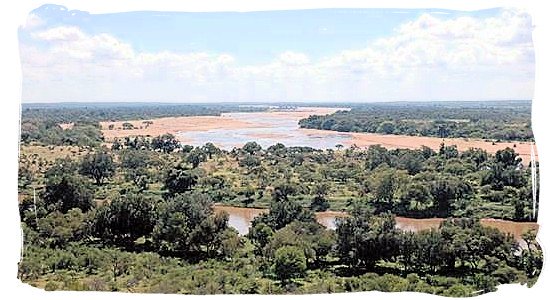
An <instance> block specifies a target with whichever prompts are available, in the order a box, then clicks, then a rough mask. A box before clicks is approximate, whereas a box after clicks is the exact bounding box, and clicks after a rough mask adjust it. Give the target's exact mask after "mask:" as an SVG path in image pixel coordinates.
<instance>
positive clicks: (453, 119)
mask: <svg viewBox="0 0 550 300" xmlns="http://www.w3.org/2000/svg"><path fill="white" fill-rule="evenodd" d="M300 126H301V127H304V128H314V129H324V130H334V131H342V132H369V133H382V134H400V135H411V136H434V137H441V138H446V137H449V138H480V139H490V140H503V141H504V140H506V141H531V140H533V132H532V130H531V102H530V101H507V102H504V101H503V102H473V103H462V102H461V103H457V102H450V103H446V102H443V103H437V104H436V103H389V104H388V103H385V104H363V105H355V106H353V107H352V109H351V110H350V111H345V110H341V111H338V112H336V113H334V114H330V115H325V116H319V115H314V116H310V117H308V118H306V119H302V120H300Z"/></svg>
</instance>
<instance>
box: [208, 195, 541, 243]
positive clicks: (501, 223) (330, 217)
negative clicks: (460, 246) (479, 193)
mask: <svg viewBox="0 0 550 300" xmlns="http://www.w3.org/2000/svg"><path fill="white" fill-rule="evenodd" d="M214 211H215V212H226V213H227V214H228V215H229V226H231V227H233V228H235V229H236V230H237V231H238V232H239V234H241V235H245V234H247V233H248V229H249V228H250V226H251V224H252V220H254V218H256V217H257V216H259V215H260V214H261V213H264V212H267V211H268V209H265V208H247V207H237V206H227V205H221V204H216V205H214ZM346 215H347V213H346V212H343V211H324V212H317V213H315V219H316V220H317V222H319V224H321V225H323V226H325V227H327V228H329V229H335V228H336V224H335V221H336V218H338V217H345V216H346ZM444 220H445V219H443V218H426V219H415V218H408V217H395V222H396V227H397V228H399V229H401V230H404V231H412V232H418V231H421V230H427V229H431V228H437V227H439V225H440V224H441V222H443V221H444ZM480 222H481V224H482V225H484V226H488V227H493V228H496V229H498V230H500V231H502V232H505V233H510V234H512V235H513V236H514V238H515V239H516V240H518V241H521V240H522V238H521V235H522V234H523V233H525V232H527V231H528V230H531V229H533V230H538V227H539V225H538V224H537V223H535V222H514V221H507V220H500V219H493V218H486V219H481V220H480Z"/></svg>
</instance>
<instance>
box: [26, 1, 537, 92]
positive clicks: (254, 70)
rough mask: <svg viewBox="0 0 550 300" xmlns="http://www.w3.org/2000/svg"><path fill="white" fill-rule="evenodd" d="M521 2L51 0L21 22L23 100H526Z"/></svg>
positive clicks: (529, 49) (529, 70)
mask: <svg viewBox="0 0 550 300" xmlns="http://www.w3.org/2000/svg"><path fill="white" fill-rule="evenodd" d="M531 30H532V28H531V20H530V17H529V16H528V15H526V14H525V13H523V12H520V11H515V10H504V9H490V10H483V11H476V12H457V11H449V10H436V9H432V10H425V9H423V10H395V9H323V10H296V11H268V12H250V13H235V12H220V13H181V12H127V13H116V14H98V15H93V14H89V13H87V12H82V11H77V10H67V9H66V8H65V7H62V6H56V5H46V6H42V7H40V8H37V9H36V10H34V11H32V12H31V13H30V14H29V18H28V20H27V23H26V24H25V25H23V26H22V27H21V29H20V31H19V36H20V46H21V60H22V66H23V101H24V102H59V101H167V102H224V101H243V102H246V101H267V102H277V101H300V102H301V101H346V102H347V101H353V102H368V101H397V100H405V101H406V100H497V99H531V97H532V93H533V84H534V53H533V46H532V41H531Z"/></svg>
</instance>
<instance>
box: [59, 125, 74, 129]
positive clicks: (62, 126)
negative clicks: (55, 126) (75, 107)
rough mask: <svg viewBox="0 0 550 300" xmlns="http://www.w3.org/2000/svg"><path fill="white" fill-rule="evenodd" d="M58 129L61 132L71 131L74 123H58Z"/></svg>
mask: <svg viewBox="0 0 550 300" xmlns="http://www.w3.org/2000/svg"><path fill="white" fill-rule="evenodd" d="M59 127H61V128H62V129H63V130H67V129H72V128H73V127H74V123H60V124H59Z"/></svg>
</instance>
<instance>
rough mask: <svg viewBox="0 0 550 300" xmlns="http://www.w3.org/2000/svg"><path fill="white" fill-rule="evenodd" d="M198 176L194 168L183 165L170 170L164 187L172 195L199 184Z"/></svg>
mask: <svg viewBox="0 0 550 300" xmlns="http://www.w3.org/2000/svg"><path fill="white" fill-rule="evenodd" d="M197 181H198V176H197V175H196V174H194V172H193V171H192V170H189V169H187V168H185V167H183V166H181V165H180V166H178V167H176V168H173V169H170V170H168V173H167V174H166V177H165V180H164V188H165V189H166V190H167V191H168V193H169V194H170V195H173V194H177V193H183V192H186V191H189V190H191V188H192V187H193V186H194V185H195V184H197Z"/></svg>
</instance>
